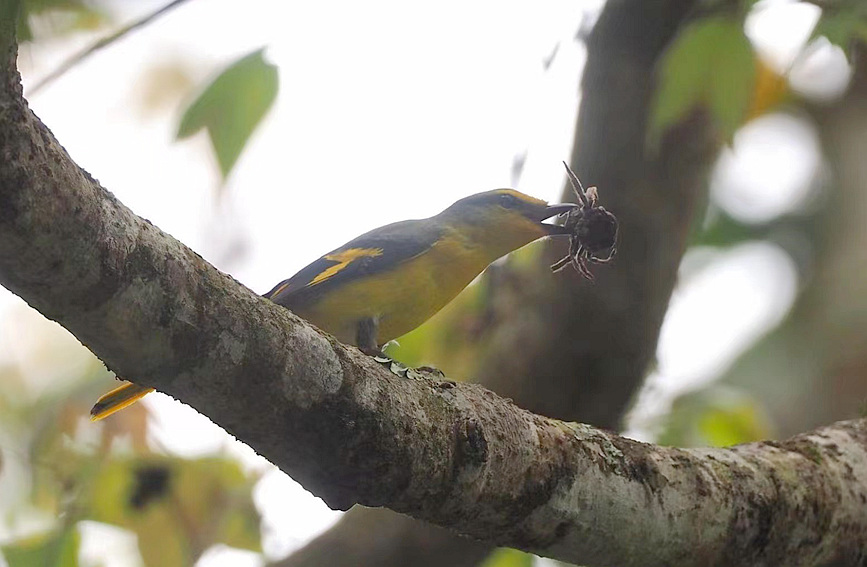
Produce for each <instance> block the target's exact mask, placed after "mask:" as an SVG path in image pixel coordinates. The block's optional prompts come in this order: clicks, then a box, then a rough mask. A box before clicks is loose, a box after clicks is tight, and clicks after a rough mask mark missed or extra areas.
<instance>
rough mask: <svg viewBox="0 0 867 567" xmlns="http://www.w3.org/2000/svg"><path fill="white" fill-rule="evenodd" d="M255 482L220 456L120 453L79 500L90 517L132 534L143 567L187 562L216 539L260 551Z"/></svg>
mask: <svg viewBox="0 0 867 567" xmlns="http://www.w3.org/2000/svg"><path fill="white" fill-rule="evenodd" d="M256 480H257V479H256V478H255V477H253V476H251V475H247V474H245V473H244V471H243V469H242V468H241V466H240V465H239V464H238V463H237V462H235V461H233V460H231V459H228V458H224V457H203V458H200V459H169V458H165V457H148V458H144V459H141V458H128V459H124V458H118V459H113V460H111V461H110V462H108V463H107V464H106V465H105V466H103V467H102V469H101V470H100V471H99V473H98V474H97V475H96V476H95V479H94V487H93V490H92V493H91V494H90V495H89V497H88V500H84V499H83V502H88V503H89V507H88V508H85V509H87V510H88V512H89V518H90V519H93V520H96V521H99V522H105V523H110V524H114V525H117V526H120V527H123V528H126V529H128V530H131V531H132V532H134V533H135V534H136V536H137V537H138V541H139V551H140V552H141V554H142V558H143V560H144V562H145V565H148V566H150V565H159V566H162V565H192V564H193V563H195V562H196V561H197V560H198V558H199V556H200V555H201V553H202V552H203V551H204V550H205V549H206V548H207V547H209V546H210V545H212V544H215V543H224V544H226V545H230V546H232V547H238V548H243V549H248V550H251V551H260V550H261V535H260V533H259V524H260V518H259V514H258V512H257V511H256V508H255V506H254V504H253V500H252V489H253V486H254V484H255V482H256Z"/></svg>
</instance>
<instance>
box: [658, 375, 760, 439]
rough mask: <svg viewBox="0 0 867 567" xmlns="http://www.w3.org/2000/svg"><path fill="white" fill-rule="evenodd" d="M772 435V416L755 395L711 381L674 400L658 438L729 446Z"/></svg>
mask: <svg viewBox="0 0 867 567" xmlns="http://www.w3.org/2000/svg"><path fill="white" fill-rule="evenodd" d="M770 437H773V430H772V427H771V424H770V421H769V418H768V417H767V415H766V413H765V411H764V409H763V408H762V407H761V404H760V403H759V402H758V401H757V400H756V399H754V398H753V397H751V396H750V395H748V394H746V393H745V392H743V391H740V390H736V389H734V388H730V387H724V386H721V385H719V384H711V385H709V386H707V387H705V388H703V389H700V390H697V391H694V392H689V393H687V394H684V395H682V396H680V397H679V398H678V399H677V400H675V402H674V404H673V406H672V409H671V412H670V413H669V414H668V416H667V417H666V424H665V429H664V431H663V432H662V434H661V435H660V436H659V440H658V441H659V443H660V444H663V445H672V446H678V447H696V446H716V447H726V446H729V445H736V444H738V443H747V442H749V441H758V440H761V439H768V438H770Z"/></svg>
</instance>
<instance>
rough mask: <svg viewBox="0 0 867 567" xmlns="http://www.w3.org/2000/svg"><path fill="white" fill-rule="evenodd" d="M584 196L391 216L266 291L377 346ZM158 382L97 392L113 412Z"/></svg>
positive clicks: (350, 338) (499, 195)
mask: <svg viewBox="0 0 867 567" xmlns="http://www.w3.org/2000/svg"><path fill="white" fill-rule="evenodd" d="M577 206H578V205H575V204H572V203H565V204H554V205H549V204H548V203H547V202H546V201H544V200H542V199H537V198H535V197H531V196H529V195H526V194H524V193H521V192H520V191H517V190H515V189H494V190H490V191H485V192H482V193H477V194H475V195H470V196H468V197H464V198H463V199H460V200H458V201H456V202H455V203H453V204H452V205H451V206H449V207H448V208H446V209H445V210H443V211H442V212H441V213H439V214H437V215H434V216H432V217H429V218H425V219H414V220H405V221H400V222H396V223H392V224H388V225H385V226H382V227H379V228H376V229H374V230H371V231H370V232H366V233H365V234H362V235H361V236H359V237H357V238H355V239H353V240H350V241H349V242H347V243H346V244H344V245H343V246H340V247H339V248H336V249H334V250H332V251H331V252H328V253H327V254H325V255H324V256H322V257H320V258H319V259H318V260H316V261H314V262H313V263H311V264H310V265H308V266H307V267H305V268H302V269H301V271H299V272H298V273H297V274H295V275H294V276H292V277H290V278H288V279H285V280H283V281H281V282H280V283H278V284H277V285H276V286H274V288H272V289H271V290H270V291H269V292H268V293H266V294H264V297H265V298H267V299H270V300H271V301H273V302H274V303H277V304H278V305H281V306H283V307H286V308H288V309H289V310H291V311H292V312H293V313H295V314H296V315H298V316H299V317H302V318H304V319H306V320H307V321H309V322H310V323H313V324H314V325H315V326H317V327H319V328H320V329H322V330H323V331H326V332H328V333H330V334H331V335H333V336H334V337H336V338H337V339H338V340H339V341H341V342H343V343H347V344H351V345H355V346H357V347H358V348H359V349H361V351H362V352H364V353H366V354H369V355H372V356H383V353H382V347H383V345H384V344H385V343H387V342H389V341H391V340H393V339H395V338H397V337H399V336H401V335H404V334H406V333H408V332H409V331H412V330H413V329H415V328H416V327H418V326H419V325H421V324H422V323H424V322H425V321H427V320H428V319H429V318H431V317H432V316H433V315H434V314H436V313H437V312H438V311H439V310H440V309H442V308H443V307H445V305H446V304H448V303H449V302H450V301H451V300H452V299H454V298H455V297H456V296H457V295H458V294H459V293H460V292H461V291H462V290H463V289H464V288H465V287H466V286H467V285H469V284H470V282H472V281H473V280H474V279H475V278H476V277H477V276H478V275H479V274H481V273H482V272H483V271H484V270H485V268H486V267H487V266H488V265H490V264H491V263H492V262H494V261H495V260H497V259H498V258H501V257H502V256H505V255H506V254H508V253H509V252H512V251H513V250H517V249H518V248H521V247H523V246H525V245H527V244H529V243H530V242H533V241H535V240H538V239H540V238H543V237H546V236H559V235H564V236H568V235H570V234H571V230H570V229H569V228H566V227H563V226H560V225H557V224H551V223H545V222H543V221H545V220H547V219H551V218H553V217H556V216H558V215H561V214H564V213H568V212H570V211H572V210H573V209H574V208H576V207H577ZM151 391H153V389H152V388H149V387H145V386H139V385H137V384H134V383H131V382H128V383H126V384H124V385H122V386H119V387H118V388H115V389H114V390H112V391H111V392H109V393H107V394H105V395H103V396H102V397H100V398H99V400H97V402H96V404H95V405H94V406H93V409H91V412H90V413H91V419H92V420H94V421H97V420H100V419H103V418H104V417H107V416H109V415H111V414H112V413H115V412H116V411H119V410H121V409H123V408H125V407H127V406H129V405H130V404H132V403H134V402H136V401H137V400H139V399H140V398H142V397H143V396H145V395H146V394H148V393H150V392H151Z"/></svg>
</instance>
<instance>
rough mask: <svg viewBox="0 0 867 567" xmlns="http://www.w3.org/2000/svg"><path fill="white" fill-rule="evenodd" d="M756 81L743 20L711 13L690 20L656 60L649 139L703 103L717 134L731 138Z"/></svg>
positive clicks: (654, 141)
mask: <svg viewBox="0 0 867 567" xmlns="http://www.w3.org/2000/svg"><path fill="white" fill-rule="evenodd" d="M755 84H756V59H755V55H754V54H753V49H752V46H751V45H750V42H749V40H748V39H747V37H746V35H745V34H744V30H743V22H742V21H741V20H740V19H739V18H734V17H731V16H710V17H706V18H702V19H700V20H698V21H695V22H693V23H691V24H688V25H687V26H686V27H685V28H684V29H683V30H682V31H681V32H680V33H679V34H678V37H677V39H675V41H674V44H673V45H671V46H670V47H669V49H668V50H667V51H666V53H665V55H664V56H663V58H662V61H660V63H659V84H658V86H657V90H656V94H655V96H654V102H653V109H652V111H651V118H650V125H649V126H648V143H649V144H650V146H651V147H655V146H657V145H658V144H659V141H660V138H661V136H662V135H663V134H664V133H665V132H666V131H667V130H668V129H669V128H671V127H672V126H675V125H677V124H678V123H680V122H681V121H683V120H684V119H685V118H687V117H688V116H689V115H690V114H691V113H692V112H693V111H694V110H695V109H696V108H698V107H705V108H707V110H708V111H709V112H710V114H711V117H712V119H713V120H714V122H715V124H716V125H717V127H718V129H719V131H720V133H721V134H722V136H723V137H724V138H725V139H726V140H731V138H732V136H733V135H734V132H735V130H737V128H738V127H739V126H740V125H741V124H742V123H743V121H744V119H745V117H746V116H747V110H748V109H749V107H750V102H751V99H752V94H753V89H754V86H755Z"/></svg>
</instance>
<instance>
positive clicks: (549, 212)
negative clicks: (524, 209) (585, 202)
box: [537, 203, 579, 236]
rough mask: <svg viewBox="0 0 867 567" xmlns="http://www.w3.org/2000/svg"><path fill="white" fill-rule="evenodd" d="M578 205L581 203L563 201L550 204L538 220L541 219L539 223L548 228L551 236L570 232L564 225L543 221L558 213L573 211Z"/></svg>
mask: <svg viewBox="0 0 867 567" xmlns="http://www.w3.org/2000/svg"><path fill="white" fill-rule="evenodd" d="M578 206H579V205H576V204H574V203H561V204H556V205H548V206H547V207H545V209H544V210H543V211H542V213H541V214H542V216H541V218H539V219H537V220H538V221H539V223H540V224H541V225H542V226H543V227H545V230H547V231H548V234H550V235H551V236H554V235H557V234H569V233H570V231H569V229H567V228H566V227H563V226H560V225H557V224H548V223H543V222H542V221H543V220H545V219H549V218H551V217H556V216H558V215H562V214H565V213H568V212H569V211H571V210H572V209H574V208H576V207H578Z"/></svg>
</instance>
